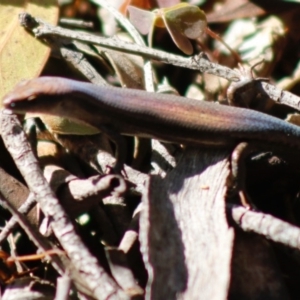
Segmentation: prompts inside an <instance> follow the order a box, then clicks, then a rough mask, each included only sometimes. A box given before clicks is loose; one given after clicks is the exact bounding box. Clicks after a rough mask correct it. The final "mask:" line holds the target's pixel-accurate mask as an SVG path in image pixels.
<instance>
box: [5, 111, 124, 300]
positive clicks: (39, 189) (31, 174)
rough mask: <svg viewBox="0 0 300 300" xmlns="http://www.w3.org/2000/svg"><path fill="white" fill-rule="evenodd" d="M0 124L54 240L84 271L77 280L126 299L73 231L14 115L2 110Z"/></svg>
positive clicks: (103, 294)
mask: <svg viewBox="0 0 300 300" xmlns="http://www.w3.org/2000/svg"><path fill="white" fill-rule="evenodd" d="M0 123H1V126H0V127H1V130H2V132H1V134H2V138H3V141H4V143H5V146H6V147H7V149H8V151H9V152H10V154H11V155H12V157H13V159H14V161H15V163H16V165H17V167H18V168H19V170H20V172H21V174H22V175H23V177H24V179H25V181H26V183H27V185H28V187H29V189H30V190H31V192H32V193H33V194H34V196H35V198H36V200H37V202H38V203H39V204H40V206H41V209H42V210H43V212H44V214H45V215H46V217H48V218H49V219H50V220H51V221H52V223H51V225H52V228H53V231H54V233H55V235H56V237H57V239H58V240H59V241H60V243H61V245H62V247H63V248H64V250H65V251H66V252H67V254H68V256H69V258H70V259H71V261H72V263H73V264H74V266H75V268H76V269H77V270H78V272H79V273H80V274H84V276H80V279H81V281H82V282H83V283H84V285H85V286H86V287H88V290H89V293H91V294H92V295H93V296H94V297H95V298H98V299H108V298H110V297H111V298H110V299H126V298H127V297H126V295H125V294H124V292H122V291H121V290H120V288H119V287H118V286H117V285H116V283H115V282H114V281H113V280H112V279H111V278H110V277H109V275H108V274H107V273H106V272H105V271H104V269H103V268H102V267H100V266H99V265H98V262H97V260H96V258H95V257H93V256H92V255H91V254H90V252H89V251H88V249H87V248H86V246H85V245H84V244H83V242H82V241H81V239H80V238H79V236H78V235H77V234H76V232H75V228H74V226H73V224H72V222H71V221H70V220H69V217H68V215H67V214H66V213H65V212H64V210H63V209H62V207H61V205H60V203H59V201H58V199H57V198H56V197H55V195H54V193H53V191H52V190H51V189H50V187H49V185H48V183H47V181H46V179H45V178H44V177H43V175H42V171H41V169H40V167H39V165H38V161H37V160H36V158H35V156H34V154H33V152H32V150H31V148H30V145H29V143H28V141H27V139H26V136H25V133H24V131H23V129H22V126H21V124H20V122H19V121H18V118H17V117H16V116H15V115H5V114H3V113H2V114H1V119H0ZM46 250H48V249H46ZM72 275H73V274H72Z"/></svg>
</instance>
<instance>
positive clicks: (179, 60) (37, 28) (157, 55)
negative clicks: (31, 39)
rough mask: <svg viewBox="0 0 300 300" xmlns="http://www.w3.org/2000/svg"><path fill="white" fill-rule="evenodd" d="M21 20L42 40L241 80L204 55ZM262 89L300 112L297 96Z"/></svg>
mask: <svg viewBox="0 0 300 300" xmlns="http://www.w3.org/2000/svg"><path fill="white" fill-rule="evenodd" d="M20 18H21V19H22V20H21V23H22V25H23V26H25V27H27V28H29V29H30V30H32V31H33V33H34V34H35V36H36V37H38V38H44V37H46V36H49V35H50V36H51V35H56V36H61V37H65V38H69V39H74V40H79V41H81V42H85V43H91V44H95V45H100V46H102V47H106V48H110V49H114V50H117V51H122V52H126V53H131V54H137V55H141V56H143V57H144V58H148V59H152V60H157V61H160V62H164V63H167V64H171V65H174V66H179V67H183V68H189V69H193V70H199V71H200V72H201V73H208V74H213V75H216V76H219V77H223V78H225V79H227V80H230V81H239V80H240V74H239V72H238V71H237V70H232V69H230V68H227V67H225V66H222V65H219V64H216V63H213V62H210V61H209V60H208V59H207V58H205V56H203V55H201V54H200V55H196V56H192V57H189V58H185V57H182V56H179V55H175V54H171V53H166V52H164V51H160V50H156V49H152V48H148V47H144V46H140V45H136V44H130V43H127V42H124V41H121V40H118V39H116V38H103V37H97V36H94V35H91V34H87V33H81V32H75V31H72V30H68V29H63V28H61V27H58V26H52V25H50V24H48V23H45V22H44V21H42V20H40V19H35V18H33V17H31V16H30V15H29V14H26V13H23V14H20ZM261 85H262V88H263V89H264V92H265V93H266V94H268V95H269V97H270V98H271V99H273V100H274V101H276V102H279V103H283V104H286V105H289V106H291V107H293V108H295V109H299V104H298V103H299V97H297V96H296V95H293V94H292V93H290V92H287V91H283V90H281V89H278V88H276V87H275V86H273V85H271V84H269V83H266V82H262V84H261Z"/></svg>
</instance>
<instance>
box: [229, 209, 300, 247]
mask: <svg viewBox="0 0 300 300" xmlns="http://www.w3.org/2000/svg"><path fill="white" fill-rule="evenodd" d="M227 212H228V213H229V214H230V216H231V218H232V220H233V221H234V222H235V223H236V224H237V225H238V226H239V227H241V228H242V229H243V230H244V231H251V232H255V233H258V234H261V235H263V236H265V237H266V238H268V239H269V240H272V241H273V242H277V243H281V244H283V245H286V246H289V247H292V248H296V249H300V228H299V227H296V226H294V225H291V224H289V223H287V222H284V221H282V220H280V219H278V218H275V217H273V216H271V215H267V214H264V213H262V212H256V211H252V210H248V209H247V208H245V207H242V206H227Z"/></svg>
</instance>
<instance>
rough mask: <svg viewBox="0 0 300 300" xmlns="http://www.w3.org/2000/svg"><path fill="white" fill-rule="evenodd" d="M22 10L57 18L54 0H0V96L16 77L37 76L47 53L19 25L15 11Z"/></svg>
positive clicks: (0, 96) (14, 81)
mask: <svg viewBox="0 0 300 300" xmlns="http://www.w3.org/2000/svg"><path fill="white" fill-rule="evenodd" d="M24 11H26V12H28V13H30V14H32V15H34V16H36V17H39V18H42V19H43V20H45V21H47V22H49V23H51V24H55V23H56V22H57V19H58V6H57V1H56V0H43V1H25V0H1V2H0V16H1V18H0V28H1V29H0V99H2V97H3V95H5V94H6V93H7V92H8V91H10V90H11V89H12V88H13V87H14V86H15V85H16V83H18V82H19V81H20V80H24V79H30V78H33V77H36V76H38V75H39V74H40V72H41V70H42V69H43V67H44V64H45V63H46V61H47V58H48V56H49V53H50V48H48V47H47V46H46V45H43V44H42V43H41V42H40V41H38V40H37V39H35V38H34V37H33V36H32V35H30V34H29V33H28V32H27V31H26V30H25V29H24V28H22V27H21V26H20V24H19V20H18V15H19V13H21V12H24Z"/></svg>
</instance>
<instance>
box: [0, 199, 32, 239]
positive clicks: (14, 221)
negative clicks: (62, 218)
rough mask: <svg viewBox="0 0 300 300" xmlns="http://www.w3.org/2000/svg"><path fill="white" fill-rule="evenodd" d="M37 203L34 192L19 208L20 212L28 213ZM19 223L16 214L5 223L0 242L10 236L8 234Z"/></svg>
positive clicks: (0, 234)
mask: <svg viewBox="0 0 300 300" xmlns="http://www.w3.org/2000/svg"><path fill="white" fill-rule="evenodd" d="M35 205H36V201H35V198H34V195H33V194H32V193H30V194H29V196H28V198H27V199H26V201H25V202H24V203H23V204H22V205H21V206H20V207H19V208H18V212H19V213H21V214H23V215H26V214H28V213H29V212H30V210H31V209H32V208H33V207H34V206H35ZM17 225H18V219H17V217H16V216H13V217H12V218H11V219H10V220H9V221H8V222H7V223H6V225H5V227H4V228H3V229H2V231H1V232H0V244H1V243H2V242H3V241H4V240H5V239H6V238H7V237H8V235H9V234H10V233H11V232H12V231H13V230H14V228H15V227H16V226H17Z"/></svg>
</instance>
